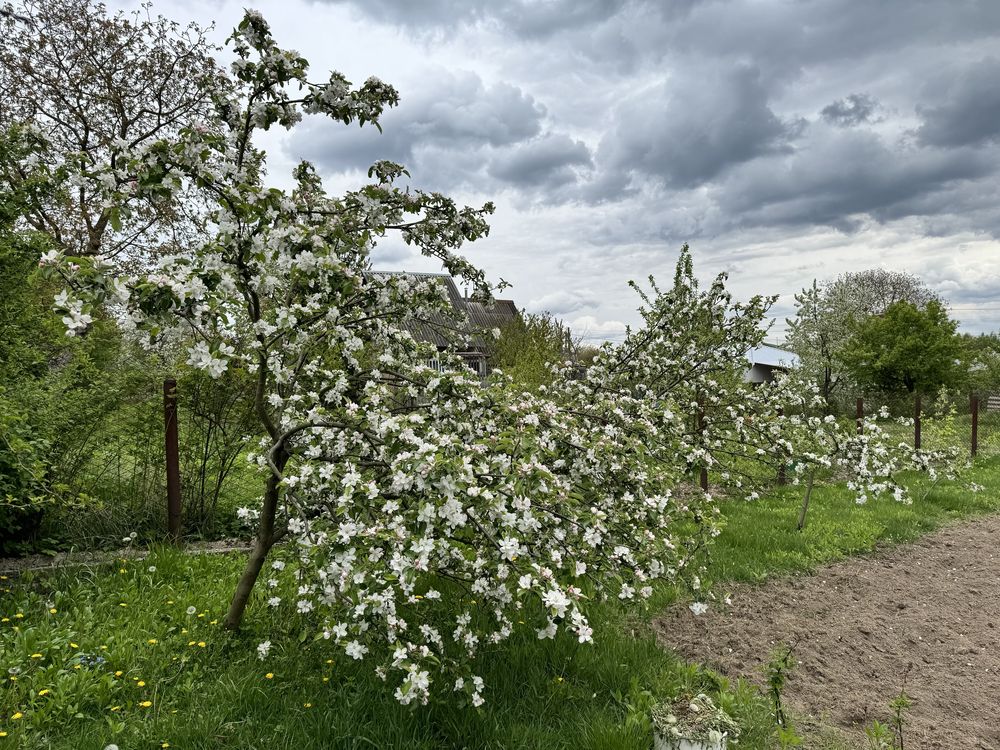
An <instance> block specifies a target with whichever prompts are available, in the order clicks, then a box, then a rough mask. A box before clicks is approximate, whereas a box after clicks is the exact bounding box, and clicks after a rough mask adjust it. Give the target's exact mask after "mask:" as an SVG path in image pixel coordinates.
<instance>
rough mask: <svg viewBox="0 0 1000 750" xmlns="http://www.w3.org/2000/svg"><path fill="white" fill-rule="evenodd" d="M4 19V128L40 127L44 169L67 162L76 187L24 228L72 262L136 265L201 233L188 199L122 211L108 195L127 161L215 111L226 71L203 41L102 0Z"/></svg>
mask: <svg viewBox="0 0 1000 750" xmlns="http://www.w3.org/2000/svg"><path fill="white" fill-rule="evenodd" d="M6 10H7V12H6V13H5V14H2V15H0V122H4V123H21V124H29V125H32V126H34V127H36V128H37V129H38V131H39V133H40V134H42V135H43V136H44V138H45V140H46V142H47V143H48V144H49V146H50V150H49V152H48V154H47V155H45V158H48V159H50V160H51V159H55V158H58V159H59V160H60V161H61V162H62V164H63V166H65V167H66V179H67V180H68V181H69V182H68V187H70V188H71V189H68V190H65V191H62V192H59V193H49V194H47V195H44V196H41V195H39V196H35V198H36V199H35V200H33V201H31V202H29V203H27V204H26V205H25V207H24V209H25V210H24V211H23V214H22V215H23V220H24V221H25V222H26V223H27V224H29V225H30V226H32V227H33V228H34V229H36V230H37V231H39V232H43V233H45V234H46V235H48V236H49V237H50V238H51V241H52V243H53V245H54V246H55V247H58V248H60V249H62V250H63V251H65V252H67V253H69V254H72V255H102V256H104V257H106V258H111V257H117V256H122V258H121V260H126V259H130V260H132V261H135V260H137V259H139V258H140V257H142V256H144V255H145V256H148V255H149V254H150V253H153V252H156V251H157V249H158V248H159V247H161V246H162V245H164V244H166V245H173V246H179V245H183V244H186V243H189V242H190V241H191V235H192V234H193V233H195V232H196V231H197V229H198V226H199V223H200V220H199V218H198V209H197V207H196V204H193V203H192V202H191V201H190V196H188V200H181V199H180V197H178V199H175V200H164V198H165V197H166V196H167V194H166V193H163V192H162V191H161V192H160V193H157V194H152V193H144V194H141V195H140V194H138V193H135V194H134V195H133V197H132V199H131V200H129V201H126V202H120V201H111V200H109V194H110V193H112V192H114V191H116V190H117V189H118V188H121V187H122V185H123V182H122V181H123V180H127V179H128V177H127V175H122V174H120V172H119V171H117V169H116V168H117V166H118V163H119V161H120V160H121V158H122V154H123V153H124V152H125V151H126V150H129V149H134V148H136V147H138V146H140V145H142V144H146V143H152V142H154V141H156V140H157V139H160V138H164V137H169V136H170V135H171V134H173V133H176V132H177V131H178V130H179V129H180V128H181V127H182V126H184V125H187V124H188V123H190V122H191V121H193V120H197V119H200V118H202V117H204V116H205V115H207V114H208V113H209V112H210V111H211V110H212V107H213V103H212V101H211V98H210V96H209V92H210V91H211V90H212V82H213V81H214V80H216V79H217V78H218V76H219V74H220V71H219V69H218V67H217V66H216V64H215V62H214V60H213V58H212V55H211V53H212V47H211V46H210V45H209V44H208V42H207V41H206V38H205V30H204V29H202V28H199V27H198V26H196V25H195V24H188V25H187V26H183V27H182V26H180V25H178V24H176V23H174V22H171V21H168V20H167V19H165V18H163V17H162V16H158V17H155V18H153V17H151V16H150V15H149V5H148V4H147V5H143V6H142V7H141V9H140V10H139V11H136V12H135V13H134V14H132V15H126V14H125V13H122V12H119V13H117V14H114V15H111V14H109V13H108V11H107V9H106V7H105V6H104V4H103V3H95V2H93V0H22V1H21V2H19V3H17V4H16V5H9V4H8V5H7V6H6ZM34 158H39V156H38V155H36V156H35V157H34ZM30 166H31V165H30V164H25V163H24V162H23V161H19V160H11V159H4V160H2V161H0V174H2V175H3V178H4V179H5V180H6V181H7V182H8V183H11V184H14V183H17V182H18V181H19V180H23V179H26V176H27V173H28V172H29V171H30ZM119 195H120V192H119ZM123 254H124V255H123Z"/></svg>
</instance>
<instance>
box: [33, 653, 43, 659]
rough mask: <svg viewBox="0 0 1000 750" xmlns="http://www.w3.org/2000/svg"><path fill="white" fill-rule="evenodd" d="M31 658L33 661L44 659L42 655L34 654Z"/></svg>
mask: <svg viewBox="0 0 1000 750" xmlns="http://www.w3.org/2000/svg"><path fill="white" fill-rule="evenodd" d="M31 658H32V659H41V658H42V655H41V654H32V655H31Z"/></svg>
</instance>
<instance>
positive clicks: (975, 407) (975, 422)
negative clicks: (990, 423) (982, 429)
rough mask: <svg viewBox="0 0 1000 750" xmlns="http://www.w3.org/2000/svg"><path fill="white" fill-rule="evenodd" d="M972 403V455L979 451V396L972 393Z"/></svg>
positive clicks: (974, 455)
mask: <svg viewBox="0 0 1000 750" xmlns="http://www.w3.org/2000/svg"><path fill="white" fill-rule="evenodd" d="M970 398H971V399H972V403H971V404H970V406H971V407H972V457H973V458H975V457H976V454H977V453H979V396H977V395H975V394H973V395H972V396H971V397H970Z"/></svg>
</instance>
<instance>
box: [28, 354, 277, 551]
mask: <svg viewBox="0 0 1000 750" xmlns="http://www.w3.org/2000/svg"><path fill="white" fill-rule="evenodd" d="M163 375H164V373H163V372H162V371H160V370H156V369H155V368H150V369H143V368H141V367H140V368H136V369H135V370H133V371H131V372H128V374H127V376H126V377H123V378H121V379H119V380H118V381H117V382H114V383H106V384H103V386H102V387H101V388H97V389H88V390H87V391H86V392H85V393H84V394H83V395H81V396H80V398H85V399H90V401H91V402H90V404H89V406H88V408H87V409H86V411H85V412H84V413H82V414H81V415H80V417H79V419H78V420H76V421H75V424H76V425H77V426H76V427H75V428H74V429H73V430H70V431H69V433H72V434H66V435H65V436H64V440H63V441H62V444H57V445H55V446H53V453H54V470H53V485H54V487H55V489H56V490H57V491H58V492H59V494H60V495H61V496H63V497H65V498H68V499H70V501H69V502H66V503H61V504H59V507H58V508H55V509H53V511H52V512H51V513H50V514H49V518H48V521H47V522H48V523H49V524H54V525H55V526H56V527H57V531H58V533H57V534H56V536H59V537H61V538H64V539H69V540H71V541H72V542H73V543H79V544H81V545H92V544H94V543H98V542H100V541H105V540H109V539H111V540H113V539H116V538H121V537H125V536H128V535H130V534H131V533H133V532H136V533H137V534H138V535H139V536H141V537H143V538H146V539H156V538H162V537H163V536H164V534H165V533H166V531H167V529H168V503H167V498H168V467H169V466H171V465H174V462H175V465H176V468H177V471H178V473H179V476H180V482H179V496H180V511H181V513H180V522H181V523H180V529H179V530H180V533H182V534H184V535H186V536H194V537H203V538H211V537H223V536H229V535H232V534H234V533H236V532H237V531H238V528H239V527H238V524H237V519H236V509H237V508H238V507H240V506H242V505H252V504H253V503H254V502H255V500H256V498H258V497H259V495H260V492H261V488H262V487H263V478H262V477H261V476H260V475H259V474H258V473H257V472H256V471H255V470H254V469H253V468H252V467H251V466H250V465H249V464H248V462H247V460H246V459H247V454H248V452H249V450H250V448H251V446H252V445H253V444H254V443H255V442H256V439H257V434H258V433H257V430H258V428H257V423H256V419H255V418H254V415H253V414H252V412H251V410H250V408H249V406H248V403H249V401H250V399H249V398H248V393H249V392H250V391H248V390H247V388H248V387H249V386H248V384H247V383H244V382H241V381H240V379H239V375H232V376H229V377H225V378H220V379H219V380H212V379H211V378H209V377H207V376H205V375H204V374H203V373H199V372H185V373H183V374H182V375H181V376H180V377H178V378H177V379H176V381H174V379H172V378H170V379H169V380H170V381H171V382H173V383H174V385H173V386H171V391H172V394H173V395H174V396H175V398H176V424H177V430H176V453H175V454H172V453H171V452H170V451H169V450H168V445H169V444H170V441H169V440H168V434H169V433H168V431H167V430H166V420H165V416H166V415H165V382H164V381H165V378H164V377H163ZM97 401H99V403H98V402H97Z"/></svg>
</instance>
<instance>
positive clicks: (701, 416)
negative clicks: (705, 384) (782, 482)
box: [698, 396, 708, 492]
mask: <svg viewBox="0 0 1000 750" xmlns="http://www.w3.org/2000/svg"><path fill="white" fill-rule="evenodd" d="M698 433H699V434H700V435H701V439H702V447H704V443H705V399H704V398H703V397H702V396H698ZM699 483H700V484H701V488H702V489H703V490H705V491H706V492H707V491H708V467H707V466H702V467H701V474H700V476H699Z"/></svg>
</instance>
